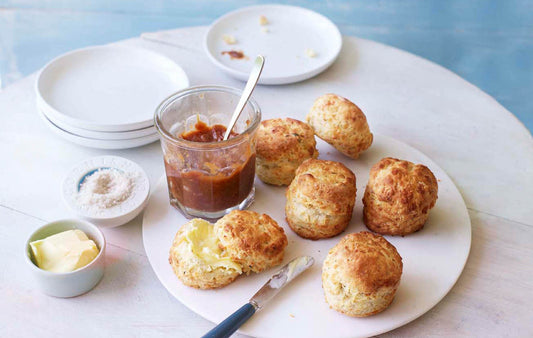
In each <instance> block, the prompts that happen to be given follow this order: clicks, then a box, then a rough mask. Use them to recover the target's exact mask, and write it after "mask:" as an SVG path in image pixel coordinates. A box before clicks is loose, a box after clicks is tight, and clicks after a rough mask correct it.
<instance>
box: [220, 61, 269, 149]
mask: <svg viewBox="0 0 533 338" xmlns="http://www.w3.org/2000/svg"><path fill="white" fill-rule="evenodd" d="M264 65H265V58H264V57H263V56H262V55H258V56H257V57H256V58H255V61H254V67H253V68H252V71H251V73H250V76H249V77H248V82H246V86H245V87H244V91H243V92H242V95H241V99H240V100H239V103H238V104H237V107H235V111H234V112H233V115H232V116H231V120H230V122H229V124H228V128H227V129H226V133H225V134H224V138H223V139H222V140H223V141H225V140H227V139H228V138H229V135H230V133H231V130H232V129H233V127H234V126H235V123H236V122H237V120H238V119H239V116H240V115H241V113H242V111H243V109H244V106H246V103H247V102H248V99H249V98H250V96H251V95H252V92H253V91H254V88H255V85H256V84H257V81H259V76H261V72H262V71H263V66H264Z"/></svg>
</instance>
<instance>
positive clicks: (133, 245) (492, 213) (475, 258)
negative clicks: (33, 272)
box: [0, 27, 533, 337]
mask: <svg viewBox="0 0 533 338" xmlns="http://www.w3.org/2000/svg"><path fill="white" fill-rule="evenodd" d="M205 29H206V28H205V27H194V28H187V29H181V30H175V31H166V32H161V33H157V34H145V35H144V36H143V38H137V39H131V40H126V41H122V42H119V43H120V44H127V45H132V46H140V47H143V48H148V49H151V50H154V51H157V52H160V53H162V54H165V55H167V56H169V57H170V58H172V59H174V60H176V61H177V62H178V63H179V64H180V65H182V67H183V68H184V69H185V71H186V72H187V74H188V75H189V78H190V81H191V84H192V85H196V84H223V85H230V86H234V87H242V86H243V84H242V83H241V82H237V81H236V80H233V79H231V78H229V77H228V76H226V75H225V74H223V73H221V72H220V71H219V70H218V69H217V68H215V66H213V65H212V64H211V63H210V62H209V60H208V59H207V57H206V55H205V54H204V52H203V50H202V47H201V46H202V44H201V42H202V38H203V34H204V32H205ZM34 81H35V74H34V75H32V76H29V77H27V78H25V79H23V80H21V81H19V82H17V83H15V84H14V85H12V86H10V87H8V88H7V89H6V90H5V91H4V92H2V93H1V94H0V156H1V158H2V162H1V165H0V217H1V223H0V224H1V225H2V226H1V227H0V241H1V242H0V257H2V260H1V262H2V264H3V268H2V269H1V270H0V271H1V272H0V336H3V337H19V336H36V335H39V336H42V337H55V336H73V337H74V336H76V337H78V336H82V337H94V336H126V337H131V336H133V337H137V336H143V337H144V336H148V337H152V336H173V337H197V336H200V335H201V334H203V333H204V332H206V331H207V330H208V329H210V328H211V327H212V326H213V324H212V323H210V322H208V321H206V320H204V319H203V318H201V317H200V316H198V315H196V314H195V313H193V312H191V311H189V310H188V309H187V308H186V307H185V306H183V305H182V304H181V303H179V302H178V301H177V300H175V299H174V298H173V297H172V296H171V295H170V294H169V293H167V291H166V290H165V289H164V288H163V286H162V285H161V284H160V283H159V281H158V280H157V278H156V276H155V274H154V273H153V271H152V269H151V267H150V265H149V263H148V260H147V258H146V255H145V252H144V248H143V245H142V236H141V222H142V218H141V217H138V218H136V219H135V220H134V221H132V222H130V223H129V224H127V225H125V226H122V227H119V228H115V229H106V230H104V233H105V235H106V238H107V240H108V244H109V246H108V251H107V257H106V263H107V265H106V272H105V275H104V278H103V280H102V281H101V283H100V284H99V285H98V286H97V287H96V288H95V289H94V290H92V291H91V292H89V293H87V294H85V295H83V296H80V297H76V298H71V299H58V298H52V297H48V296H46V295H43V294H41V293H40V292H39V291H37V290H36V289H35V286H34V284H33V280H31V278H30V277H31V276H30V274H29V273H28V271H27V270H26V269H25V265H24V261H23V252H24V242H25V240H26V239H27V236H28V235H29V234H30V233H31V232H32V230H33V229H34V228H36V227H37V226H39V225H41V224H42V223H44V222H47V221H52V220H56V219H61V218H67V217H72V216H73V215H72V214H70V213H69V211H68V210H67V208H66V206H65V205H64V204H63V202H62V200H61V194H60V185H61V182H62V180H63V178H64V177H65V175H66V174H67V173H68V171H69V169H70V168H71V167H72V166H73V165H75V164H76V163H79V162H81V161H82V160H84V159H87V158H89V157H92V156H98V155H106V154H113V155H118V156H123V157H126V158H129V159H131V160H133V161H135V162H137V163H139V164H140V165H141V166H142V167H143V168H144V169H145V170H146V171H147V173H148V175H149V178H150V182H151V184H152V185H155V183H156V181H157V180H158V179H159V177H161V176H162V175H163V161H162V155H161V150H160V146H159V143H154V144H151V145H148V146H144V147H141V148H137V149H129V150H121V151H104V150H97V149H89V148H83V147H80V146H77V145H74V144H71V143H68V142H66V141H64V140H63V139H60V138H58V137H57V136H56V135H54V134H53V133H52V132H51V131H50V130H48V129H47V127H46V126H45V125H44V123H42V121H41V120H40V118H39V117H38V115H37V110H36V108H35V99H34V92H33V85H34ZM327 92H334V93H338V94H340V95H343V96H346V97H348V98H350V99H352V100H353V101H355V102H356V103H357V104H358V105H359V106H360V107H361V108H362V109H363V111H364V112H365V114H366V115H367V117H368V120H369V124H370V127H371V129H372V131H374V132H377V133H380V134H385V135H388V136H392V137H394V138H396V139H398V140H401V141H403V142H405V143H408V144H410V145H411V146H413V147H415V148H417V149H419V150H421V151H422V152H424V153H425V154H427V155H428V156H429V157H431V158H432V159H433V160H434V161H435V162H436V163H437V164H439V165H440V166H441V167H442V168H443V169H444V170H445V171H446V172H447V173H448V174H449V175H450V177H451V178H452V179H453V180H454V182H455V183H456V185H457V186H458V188H459V189H460V191H461V193H462V195H463V197H464V199H465V202H466V204H467V206H468V209H469V214H470V217H471V221H472V248H471V253H470V257H469V259H468V262H467V264H466V267H465V270H464V272H463V274H462V276H461V277H460V279H459V281H458V282H457V284H456V285H455V286H454V288H453V289H452V290H451V292H450V293H449V294H448V295H447V296H446V297H445V298H444V300H442V301H441V302H440V303H439V304H438V305H436V306H435V307H434V308H433V309H432V310H431V311H429V312H428V313H426V314H425V315H423V316H422V317H420V318H419V319H417V320H415V321H413V322H412V323H410V324H407V325H405V326H403V327H401V328H399V329H396V330H394V331H392V332H390V333H389V334H388V335H391V336H428V335H450V336H452V335H453V336H479V337H483V336H498V337H500V336H532V335H533V321H532V320H531V319H532V313H533V311H532V308H531V304H532V303H533V245H532V244H531V243H533V207H532V205H533V201H532V197H533V139H532V137H531V135H530V134H529V133H528V131H527V130H526V129H525V128H524V127H523V125H522V124H520V123H519V122H518V121H517V120H516V118H515V117H514V116H513V115H512V114H511V113H509V112H508V111H507V110H505V108H503V107H502V106H500V105H499V104H498V103H497V102H496V101H495V100H493V99H492V98H491V97H489V96H488V95H486V94H485V93H483V92H482V91H480V90H479V89H477V88H475V87H474V86H472V85H471V84H469V83H467V82H465V81H464V80H462V79H460V78H459V77H457V76H456V75H454V74H453V73H451V72H449V71H447V70H445V69H443V68H441V67H439V66H437V65H435V64H432V63H430V62H428V61H426V60H423V59H421V58H418V57H415V56H413V55H411V54H408V53H405V52H402V51H400V50H397V49H394V48H391V47H387V46H384V45H381V44H378V43H374V42H371V41H367V40H361V39H356V38H352V37H346V38H345V39H344V47H343V51H342V53H341V56H340V58H339V59H338V61H337V62H336V63H335V64H334V65H333V66H332V67H331V68H330V69H329V70H327V71H326V72H325V73H323V74H321V75H319V76H318V77H316V78H314V79H312V80H309V81H306V82H302V83H298V84H293V85H287V86H270V87H269V86H259V87H258V88H257V89H256V91H255V93H254V96H255V98H256V99H257V101H258V102H259V104H260V106H261V107H262V110H263V115H264V118H265V119H267V118H272V117H279V116H290V117H295V118H300V119H302V118H303V116H304V115H305V114H306V113H307V111H308V109H309V107H310V106H311V104H312V101H313V100H314V98H316V97H317V96H319V95H321V94H324V93H327Z"/></svg>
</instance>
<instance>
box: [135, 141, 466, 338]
mask: <svg viewBox="0 0 533 338" xmlns="http://www.w3.org/2000/svg"><path fill="white" fill-rule="evenodd" d="M318 149H319V151H320V156H319V158H321V159H329V160H335V161H340V162H343V163H344V164H346V165H347V166H348V167H349V168H350V169H351V170H352V171H353V172H354V173H355V174H356V177H357V199H356V207H355V210H354V215H353V218H352V221H351V223H350V225H349V226H348V228H347V229H346V231H345V232H344V233H343V234H341V235H339V236H337V237H334V238H331V239H327V240H320V241H310V240H305V239H302V238H300V237H298V236H297V235H296V234H295V233H294V232H293V231H292V230H291V229H290V228H289V227H288V225H287V224H286V221H285V214H284V206H285V195H284V193H285V188H284V187H273V186H269V185H265V184H263V183H262V182H260V181H259V180H256V200H255V202H254V204H253V205H252V206H251V209H252V210H255V211H257V212H261V213H267V214H269V215H270V216H272V217H273V218H274V219H275V220H276V221H277V222H278V223H279V224H280V225H281V226H283V227H284V229H285V232H286V234H287V237H288V239H289V245H288V247H287V249H286V252H285V259H284V263H286V262H288V261H289V260H290V259H292V258H295V257H297V256H300V255H310V256H313V257H314V258H315V259H316V263H315V265H314V266H313V267H311V268H310V269H309V271H306V272H305V273H304V274H302V275H301V276H299V277H298V279H296V280H295V281H293V282H292V283H291V284H290V285H289V286H287V288H286V289H284V290H282V291H281V292H280V294H279V295H278V296H277V297H276V298H275V299H273V300H272V301H271V302H270V303H269V304H267V306H266V307H265V308H264V309H262V310H261V311H260V312H259V313H257V314H256V315H255V316H254V317H252V319H250V320H249V321H248V322H247V323H246V324H245V325H244V326H243V327H242V328H241V330H240V331H239V332H241V333H243V334H247V335H251V336H255V337H291V336H299V337H326V336H327V337H366V336H373V335H377V334H380V333H383V332H387V331H390V330H392V329H395V328H397V327H399V326H402V325H404V324H406V323H408V322H410V321H412V320H414V319H416V318H418V317H419V316H421V315H422V314H424V313H425V312H427V311H428V310H429V309H431V308H432V307H433V306H434V305H436V304H437V303H438V302H439V301H440V300H441V299H442V298H443V297H444V296H445V295H446V294H447V293H448V291H449V290H450V289H451V288H452V286H453V285H454V284H455V282H456V281H457V279H458V278H459V276H460V274H461V272H462V270H463V267H464V265H465V263H466V260H467V258H468V254H469V251H470V243H471V226H470V218H469V216H468V212H467V209H466V206H465V203H464V201H463V198H462V197H461V194H460V193H459V191H458V190H457V188H456V187H455V185H454V184H453V182H452V180H451V179H450V178H449V177H448V175H447V174H446V173H445V172H444V171H443V170H442V169H441V168H440V167H439V166H438V165H437V164H435V163H434V162H433V161H432V160H431V159H430V158H428V157H427V156H425V155H424V154H422V153H421V152H419V151H418V150H416V149H414V148H412V147H410V146H408V145H406V144H404V143H402V142H399V141H397V140H395V139H392V138H390V137H386V136H383V135H375V138H374V143H373V145H372V147H371V148H370V149H369V150H367V151H366V152H365V153H364V154H363V155H362V156H361V157H360V158H359V159H357V160H352V159H349V158H347V157H345V156H343V155H341V154H340V153H338V152H337V151H336V150H335V149H333V148H332V147H331V146H329V145H327V144H325V143H324V142H322V141H319V142H318ZM387 156H392V157H397V158H401V159H406V160H410V161H413V162H415V163H422V164H425V165H426V166H428V167H429V168H430V169H431V170H432V171H433V173H434V174H435V176H436V177H437V179H438V182H439V198H438V200H437V203H436V206H435V208H434V209H432V211H431V213H430V217H429V220H428V222H427V223H426V225H425V227H424V229H422V230H421V231H419V232H417V233H415V234H412V235H410V236H406V237H391V236H386V238H387V239H388V240H389V241H390V242H391V243H392V244H393V245H394V246H395V247H396V248H397V250H398V252H399V253H400V255H401V256H402V258H403V263H404V271H403V276H402V280H401V283H400V287H399V289H398V292H397V295H396V298H395V300H394V301H393V303H392V305H391V306H390V307H389V308H388V309H387V310H386V311H384V312H382V313H380V314H378V315H375V316H372V317H368V318H351V317H348V316H345V315H342V314H340V313H337V312H335V311H333V310H331V309H329V308H328V305H327V304H326V302H325V301H324V294H323V291H322V286H321V266H322V262H323V260H324V258H325V256H326V255H327V253H328V251H329V249H330V248H332V247H333V246H334V245H335V244H336V243H337V242H338V241H339V240H340V238H341V237H342V236H343V235H345V234H347V233H352V232H359V231H364V230H366V227H365V226H364V224H363V223H362V202H361V198H362V195H363V193H364V189H365V185H366V182H367V180H368V173H369V170H370V167H371V166H372V165H373V164H374V163H376V162H377V161H379V160H380V159H381V158H383V157H387ZM186 222H187V219H186V218H185V217H184V216H183V215H182V214H180V213H179V212H178V211H177V210H175V209H173V208H172V207H171V206H170V205H169V202H168V190H167V187H166V181H165V179H164V178H162V179H161V180H160V182H159V184H158V186H157V187H156V188H155V190H154V192H153V194H152V196H151V198H150V201H149V204H148V206H147V208H146V209H145V213H144V219H143V242H144V248H145V250H146V254H147V256H148V260H149V262H150V264H151V266H152V268H153V269H154V271H155V273H156V275H157V277H158V278H159V280H160V281H161V283H162V284H163V285H164V286H165V288H166V289H167V290H168V291H169V292H170V293H171V294H172V295H173V296H174V297H176V298H177V299H178V300H179V301H181V302H182V303H183V304H185V305H186V306H187V307H189V308H190V309H191V310H192V311H194V312H196V313H198V314H200V315H201V316H203V317H204V318H206V319H208V320H210V321H212V322H214V323H218V322H220V321H222V320H223V319H225V318H226V317H227V316H228V315H229V314H231V313H233V311H235V310H236V309H237V308H238V307H240V305H242V304H244V303H245V302H247V301H248V299H249V298H250V297H251V296H252V295H253V294H254V293H255V292H256V291H257V290H258V289H259V288H260V287H261V286H262V284H263V283H265V282H266V281H267V280H268V278H269V277H270V276H271V275H272V274H273V273H274V272H275V271H277V270H276V268H274V269H271V270H269V271H265V272H263V273H260V274H252V275H250V276H241V277H239V278H238V279H237V280H236V281H235V282H234V283H232V284H230V285H228V286H226V287H224V288H221V289H218V290H197V289H193V288H190V287H187V286H184V285H183V284H182V283H181V282H180V281H179V280H178V279H177V278H176V276H175V275H174V274H173V271H172V268H171V266H170V265H169V263H168V252H169V248H170V246H171V243H172V239H173V238H174V235H175V234H176V232H177V230H178V229H179V227H180V226H181V225H182V224H184V223H186Z"/></svg>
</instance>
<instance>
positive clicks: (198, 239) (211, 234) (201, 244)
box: [185, 218, 242, 273]
mask: <svg viewBox="0 0 533 338" xmlns="http://www.w3.org/2000/svg"><path fill="white" fill-rule="evenodd" d="M185 240H186V241H187V242H188V243H189V247H190V249H191V251H192V252H193V254H195V255H196V256H197V257H198V258H200V259H202V260H203V261H204V262H206V263H207V264H208V265H210V266H211V267H213V268H218V267H224V268H226V269H233V270H236V271H238V272H239V273H242V269H241V266H240V265H239V264H237V263H235V262H234V261H232V260H231V259H230V258H229V257H224V256H223V253H222V250H221V249H220V247H219V246H218V244H219V240H218V238H217V236H216V235H215V231H214V229H213V225H212V224H211V223H209V222H208V221H205V220H203V219H199V218H196V219H194V220H192V227H191V229H190V230H189V231H188V232H187V233H186V235H185Z"/></svg>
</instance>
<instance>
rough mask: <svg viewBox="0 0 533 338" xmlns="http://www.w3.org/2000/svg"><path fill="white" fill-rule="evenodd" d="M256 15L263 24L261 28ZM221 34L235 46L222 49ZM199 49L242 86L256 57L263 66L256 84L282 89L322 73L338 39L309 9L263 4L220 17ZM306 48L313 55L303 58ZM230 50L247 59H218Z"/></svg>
mask: <svg viewBox="0 0 533 338" xmlns="http://www.w3.org/2000/svg"><path fill="white" fill-rule="evenodd" d="M260 16H265V17H266V18H267V20H268V22H269V23H268V24H267V25H265V26H261V25H260V24H259V17H260ZM262 29H268V32H263V31H262ZM224 35H231V36H233V37H235V39H236V41H237V43H235V44H231V45H230V44H227V43H226V42H224V40H223V36H224ZM204 44H205V49H206V52H207V55H208V56H209V58H210V59H211V61H212V62H213V63H214V64H215V65H217V66H218V67H219V68H220V69H222V70H223V71H225V72H227V73H228V74H230V75H232V76H234V77H236V78H237V79H240V80H243V81H246V80H247V79H248V74H249V72H250V70H251V68H252V64H253V60H254V59H255V57H256V55H258V54H262V55H263V56H264V57H265V59H266V61H265V68H264V70H263V73H262V75H261V78H260V79H259V83H260V84H286V83H293V82H298V81H302V80H305V79H309V78H311V77H313V76H315V75H317V74H319V73H321V72H322V71H324V70H325V69H326V68H328V67H329V66H330V65H331V64H332V63H333V62H334V61H335V60H336V59H337V56H338V55H339V52H340V50H341V47H342V36H341V34H340V32H339V29H338V28H337V26H335V24H333V23H332V22H331V21H330V20H329V19H328V18H326V17H325V16H323V15H321V14H318V13H316V12H313V11H311V10H308V9H305V8H301V7H294V6H285V5H263V6H252V7H245V8H242V9H239V10H236V11H234V12H230V13H228V14H226V15H224V16H222V17H221V18H220V19H218V20H217V21H215V22H214V23H213V24H212V25H211V27H210V28H209V30H208V32H207V34H206V36H205V42H204ZM306 49H312V50H313V51H314V52H315V53H316V56H315V57H309V56H307V55H306ZM230 50H236V51H242V52H243V53H244V54H245V55H246V56H247V57H248V58H247V59H246V58H245V59H231V58H230V57H229V56H228V55H227V54H222V52H225V51H230Z"/></svg>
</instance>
